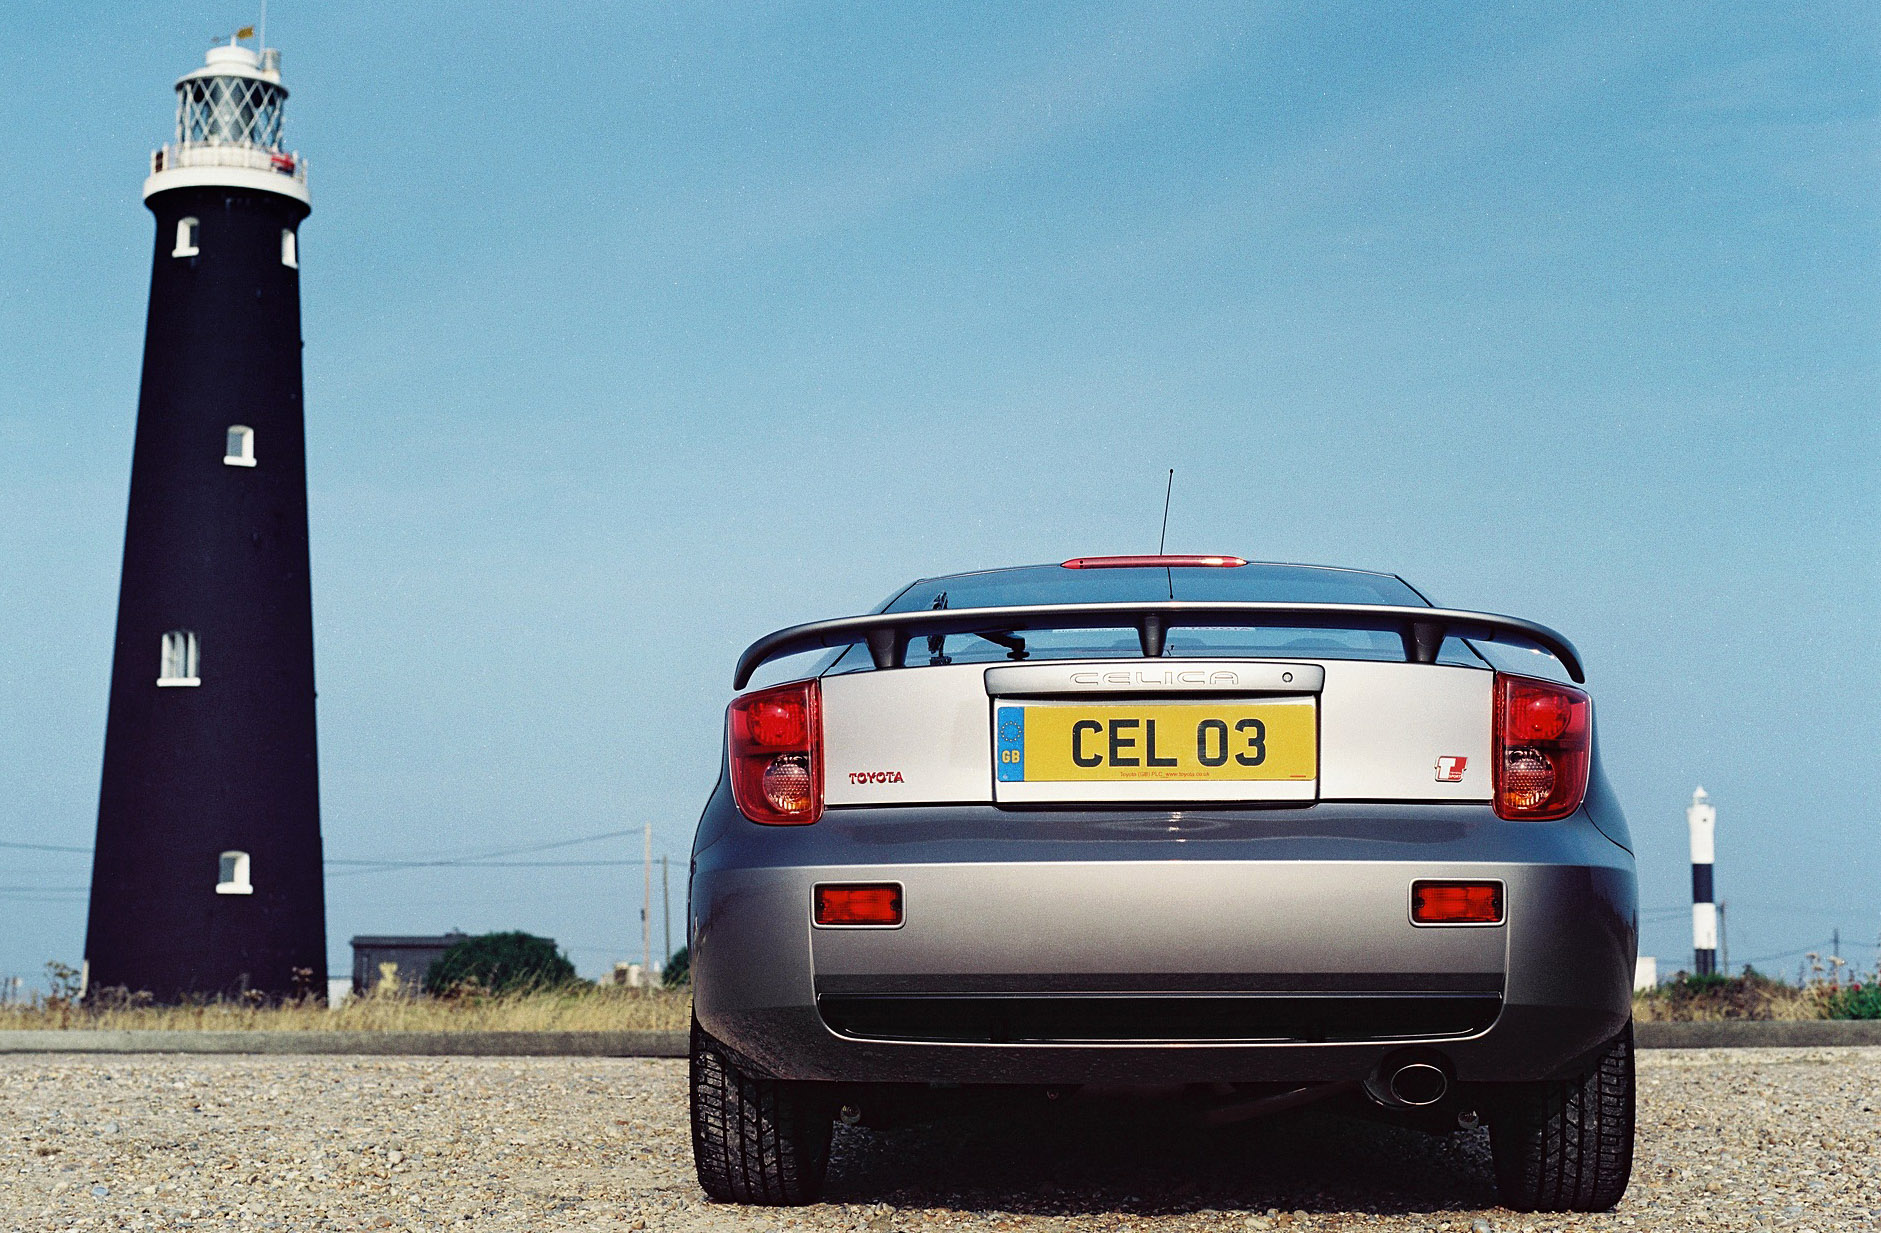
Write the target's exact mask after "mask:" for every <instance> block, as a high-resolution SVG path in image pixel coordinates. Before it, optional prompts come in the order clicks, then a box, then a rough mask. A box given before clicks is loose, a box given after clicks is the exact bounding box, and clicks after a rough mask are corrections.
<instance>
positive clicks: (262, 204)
mask: <svg viewBox="0 0 1881 1233" xmlns="http://www.w3.org/2000/svg"><path fill="white" fill-rule="evenodd" d="M286 99H287V90H286V88H285V87H283V86H282V84H281V74H280V54H279V53H278V52H276V51H274V50H272V49H263V50H261V51H255V50H251V49H250V48H248V47H244V46H240V45H239V44H237V43H234V42H231V44H230V45H229V46H225V47H216V48H213V49H212V50H211V51H210V52H209V54H208V59H207V63H206V64H205V65H204V66H203V67H202V68H199V69H197V70H195V71H194V72H192V73H189V74H186V75H185V76H184V77H182V78H181V79H180V80H178V81H177V83H176V135H175V139H174V140H173V141H172V142H171V143H169V144H167V145H165V146H164V147H163V148H162V149H160V150H157V151H156V152H155V153H154V154H152V155H151V164H150V166H151V174H150V178H149V179H147V180H145V181H144V204H145V205H147V206H149V207H150V211H151V213H153V214H154V215H156V223H157V234H156V250H155V255H154V257H153V260H152V265H151V274H150V315H149V319H148V323H147V325H146V327H145V331H146V332H145V338H144V368H143V385H142V390H141V393H140V396H139V398H138V403H137V437H136V445H135V450H134V453H133V457H132V461H131V495H130V513H129V516H128V518H127V520H126V526H125V533H124V568H123V576H122V580H121V582H120V585H119V592H118V620H117V646H116V652H115V655H114V657H113V661H112V668H111V709H110V717H109V719H108V721H107V723H106V727H105V752H104V783H103V789H102V792H101V794H100V800H99V807H98V842H97V848H96V855H95V857H94V863H93V867H92V885H91V912H90V917H89V920H88V923H87V930H86V938H85V959H86V966H87V969H88V973H89V978H88V979H89V987H90V988H91V989H92V990H93V991H97V990H100V989H106V988H111V987H123V988H125V989H128V990H130V991H132V992H136V991H140V990H141V991H148V992H149V993H151V994H152V995H154V996H155V997H156V998H157V999H158V1000H159V1001H172V1000H176V999H178V998H182V997H188V996H192V995H215V994H233V993H240V992H244V991H248V990H254V991H259V992H262V993H266V994H270V995H281V994H288V993H292V992H295V991H297V990H308V991H320V992H324V991H325V989H326V975H327V972H326V906H325V897H324V888H323V885H322V881H321V851H320V795H319V777H318V772H317V764H316V758H315V748H314V667H313V611H312V598H311V591H310V587H309V580H308V560H307V467H306V455H305V450H304V445H303V433H302V407H301V337H300V243H299V229H300V224H301V221H302V220H303V219H305V218H306V217H307V213H308V209H309V206H308V196H307V169H306V165H305V164H304V163H302V161H301V160H300V157H299V155H298V154H295V153H291V152H289V151H288V150H286V149H285V148H284V147H283V146H282V144H281V117H282V107H283V104H284V103H285V101H286Z"/></svg>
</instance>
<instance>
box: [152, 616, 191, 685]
mask: <svg viewBox="0 0 1881 1233" xmlns="http://www.w3.org/2000/svg"><path fill="white" fill-rule="evenodd" d="M157 684H159V685H200V684H202V678H201V677H199V676H197V675H196V631H195V630H193V629H173V630H171V631H170V632H169V633H167V634H165V635H163V664H162V668H161V670H160V671H159V672H158V675H157Z"/></svg>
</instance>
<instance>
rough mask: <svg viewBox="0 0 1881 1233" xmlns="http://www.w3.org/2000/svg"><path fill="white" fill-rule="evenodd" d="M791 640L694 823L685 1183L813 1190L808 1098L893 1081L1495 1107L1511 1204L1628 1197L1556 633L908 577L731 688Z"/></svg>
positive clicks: (1345, 597)
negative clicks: (783, 663) (814, 654)
mask: <svg viewBox="0 0 1881 1233" xmlns="http://www.w3.org/2000/svg"><path fill="white" fill-rule="evenodd" d="M819 646H827V647H829V648H830V649H829V651H828V652H827V653H826V654H825V655H824V657H823V659H822V660H821V661H820V662H818V663H816V664H815V665H813V666H812V667H811V668H810V670H809V671H807V672H806V673H804V674H803V675H802V676H800V677H798V678H797V679H794V680H789V681H786V682H784V683H782V684H778V685H772V686H769V687H765V688H760V689H752V690H748V691H747V692H744V693H742V694H741V695H739V696H738V697H737V698H736V699H735V700H734V701H733V703H732V705H731V708H730V711H729V716H728V733H727V751H726V770H725V774H724V775H723V776H722V777H721V782H720V784H719V785H718V788H717V790H716V791H715V793H714V794H713V796H712V799H711V800H710V802H709V803H708V805H707V807H706V810H705V813H704V815H703V817H702V818H701V821H700V825H699V831H698V837H697V841H696V844H695V851H694V861H693V874H692V886H691V901H690V902H691V920H690V925H691V933H690V944H691V946H692V965H693V979H694V986H695V1006H696V1017H697V1022H696V1025H695V1029H694V1035H695V1048H694V1136H695V1154H696V1157H697V1161H698V1164H699V1171H700V1178H701V1181H702V1183H703V1184H704V1185H705V1186H706V1188H707V1190H708V1191H710V1192H711V1193H713V1194H714V1195H715V1196H717V1197H720V1198H726V1199H737V1200H742V1201H769V1202H802V1201H807V1200H808V1199H809V1198H810V1197H813V1196H814V1194H815V1193H816V1189H817V1186H818V1185H820V1181H821V1176H822V1170H823V1168H824V1166H825V1164H826V1161H827V1151H828V1143H829V1134H830V1123H831V1119H832V1118H833V1117H835V1116H836V1115H838V1113H839V1112H840V1113H841V1114H842V1115H843V1116H845V1117H851V1118H854V1117H861V1116H866V1115H867V1114H868V1112H869V1109H870V1106H871V1105H885V1104H888V1103H890V1102H891V1101H892V1098H893V1097H894V1096H895V1095H897V1094H903V1095H905V1094H906V1093H908V1092H909V1091H910V1090H926V1089H931V1088H933V1087H935V1086H937V1085H938V1086H952V1085H1005V1086H1011V1087H1013V1088H1023V1087H1028V1086H1030V1087H1051V1088H1054V1089H1063V1088H1068V1087H1073V1086H1077V1085H1082V1084H1119V1083H1132V1084H1136V1083H1141V1084H1149V1083H1155V1084H1170V1083H1176V1084H1197V1085H1203V1084H1206V1085H1222V1084H1230V1085H1237V1087H1238V1091H1239V1093H1240V1095H1241V1096H1242V1097H1243V1098H1244V1100H1246V1101H1253V1102H1259V1101H1262V1100H1274V1099H1277V1098H1281V1097H1286V1098H1288V1099H1290V1100H1291V1101H1292V1102H1293V1103H1298V1102H1299V1099H1300V1094H1301V1093H1305V1094H1306V1096H1308V1097H1309V1098H1310V1097H1311V1096H1312V1095H1316V1094H1323V1095H1327V1096H1331V1095H1335V1094H1339V1093H1348V1092H1352V1093H1356V1092H1362V1093H1363V1094H1364V1098H1365V1099H1367V1100H1369V1101H1371V1102H1373V1103H1374V1104H1375V1105H1377V1106H1378V1107H1380V1108H1381V1109H1386V1110H1392V1111H1395V1112H1397V1113H1399V1114H1401V1115H1402V1116H1404V1117H1406V1118H1407V1119H1416V1120H1417V1121H1419V1123H1420V1124H1424V1125H1427V1126H1434V1125H1439V1124H1441V1125H1447V1126H1456V1125H1458V1124H1463V1125H1470V1124H1474V1122H1475V1120H1476V1119H1477V1118H1479V1117H1483V1118H1487V1119H1488V1120H1489V1121H1490V1123H1491V1130H1492V1136H1493V1138H1494V1142H1495V1146H1496V1159H1497V1168H1498V1180H1499V1182H1500V1184H1501V1186H1502V1190H1503V1196H1504V1201H1505V1202H1509V1203H1511V1204H1512V1205H1516V1206H1524V1207H1543V1208H1581V1209H1586V1208H1601V1207H1606V1206H1610V1205H1611V1204H1612V1203H1613V1202H1615V1201H1617V1200H1618V1198H1619V1195H1620V1193H1621V1192H1622V1191H1623V1189H1624V1186H1625V1180H1626V1173H1627V1170H1628V1168H1630V1151H1631V1134H1632V1129H1631V1053H1630V1012H1631V973H1632V965H1633V951H1634V941H1635V939H1634V930H1635V916H1636V911H1635V891H1634V875H1633V859H1632V855H1631V853H1630V851H1629V850H1628V845H1629V840H1628V838H1627V834H1626V829H1625V822H1624V819H1623V817H1622V814H1621V812H1620V809H1619V807H1618V805H1617V803H1616V802H1615V801H1614V800H1613V797H1612V794H1611V792H1610V790H1609V789H1608V787H1607V785H1606V782H1605V779H1604V777H1603V776H1602V775H1601V772H1600V767H1599V761H1598V751H1597V748H1596V744H1595V741H1594V731H1593V707H1592V703H1591V701H1590V700H1589V698H1588V696H1587V695H1586V694H1585V693H1584V692H1582V691H1581V690H1580V689H1578V688H1576V687H1575V686H1574V685H1573V684H1570V683H1568V681H1567V680H1565V679H1563V678H1564V677H1578V676H1579V674H1580V666H1579V660H1578V657H1577V656H1576V655H1575V653H1574V651H1573V648H1572V647H1571V646H1570V645H1569V644H1568V643H1567V642H1566V640H1565V639H1562V638H1561V637H1560V636H1559V635H1558V634H1555V633H1554V632H1553V631H1552V630H1548V629H1546V628H1545V627H1541V626H1535V625H1532V624H1531V623H1528V622H1524V621H1517V620H1514V619H1512V618H1502V617H1494V616H1490V615H1488V614H1471V613H1453V612H1449V611H1448V610H1442V609H1435V608H1432V607H1431V606H1430V605H1429V604H1428V603H1427V602H1426V601H1425V600H1424V598H1423V597H1422V596H1421V595H1419V594H1418V593H1417V592H1416V591H1414V590H1413V589H1411V588H1410V587H1409V586H1408V585H1406V584H1405V583H1403V582H1402V581H1400V580H1399V579H1397V578H1394V577H1391V576H1389V575H1382V574H1373V573H1365V572H1361V571H1351V570H1335V569H1325V568H1318V567H1303V566H1277V565H1256V564H1247V563H1245V562H1241V561H1239V560H1238V559H1237V558H1153V559H1147V560H1137V559H1125V560H1118V559H1094V560H1082V561H1073V562H1067V563H1065V564H1064V565H1052V566H1032V567H1022V568H1017V569H1008V570H992V571H986V572H984V573H978V574H967V575H957V576H953V577H948V578H939V579H930V580H924V581H922V582H919V583H916V584H914V585H912V586H910V587H909V588H907V589H906V590H904V591H903V592H902V593H901V594H899V595H898V596H896V597H895V598H894V599H893V600H891V601H890V602H889V603H888V604H886V605H884V607H883V609H882V610H881V611H880V612H879V613H878V614H874V616H872V617H870V618H857V619H853V620H850V621H838V622H829V623H825V624H824V625H821V626H806V627H800V628H799V629H796V630H791V631H780V633H779V634H777V635H772V636H771V637H770V638H769V639H766V640H764V641H761V642H760V643H759V644H757V645H756V646H754V648H753V650H752V651H751V652H747V656H746V658H745V660H744V661H743V662H741V665H740V670H739V676H740V678H741V679H740V680H739V681H738V684H739V685H740V686H741V687H742V686H744V685H745V684H746V680H745V679H744V678H748V676H749V674H750V673H751V671H753V670H754V669H757V668H759V667H760V666H762V664H763V663H764V661H765V660H766V659H768V658H769V657H770V656H772V655H773V654H777V655H787V654H790V653H793V652H801V651H803V650H805V649H808V648H814V647H819ZM1570 1127H1571V1128H1572V1131H1573V1135H1572V1142H1569V1141H1568V1140H1567V1139H1564V1138H1563V1136H1565V1135H1567V1134H1568V1131H1569V1129H1570Z"/></svg>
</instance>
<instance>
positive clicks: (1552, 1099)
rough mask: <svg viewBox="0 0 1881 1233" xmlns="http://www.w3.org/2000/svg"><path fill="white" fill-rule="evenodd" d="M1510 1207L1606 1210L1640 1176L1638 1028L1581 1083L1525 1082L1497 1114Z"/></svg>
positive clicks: (1501, 1186) (1504, 1193)
mask: <svg viewBox="0 0 1881 1233" xmlns="http://www.w3.org/2000/svg"><path fill="white" fill-rule="evenodd" d="M1489 1143H1490V1150H1491V1152H1492V1154H1493V1156H1494V1158H1495V1168H1496V1192H1497V1197H1498V1198H1500V1199H1501V1201H1502V1204H1503V1206H1505V1207H1510V1208H1514V1209H1515V1210H1516V1211H1522V1212H1536V1211H1540V1212H1604V1211H1606V1210H1607V1209H1608V1208H1610V1207H1612V1206H1613V1205H1614V1204H1616V1203H1618V1202H1619V1201H1620V1196H1621V1195H1623V1194H1625V1193H1626V1183H1627V1179H1628V1178H1629V1177H1630V1176H1631V1175H1632V1172H1633V1025H1632V1024H1631V1023H1628V1024H1627V1025H1626V1030H1625V1031H1623V1032H1621V1033H1620V1034H1619V1035H1618V1036H1616V1037H1614V1038H1613V1040H1612V1041H1611V1042H1609V1043H1608V1045H1607V1047H1606V1048H1605V1049H1604V1050H1602V1051H1601V1053H1600V1056H1599V1057H1598V1058H1597V1059H1596V1060H1595V1062H1594V1065H1593V1067H1592V1068H1591V1069H1590V1070H1589V1071H1588V1072H1587V1073H1586V1074H1584V1075H1582V1076H1581V1077H1580V1078H1578V1079H1563V1080H1557V1081H1554V1082H1549V1083H1524V1084H1520V1085H1516V1086H1513V1087H1511V1088H1510V1089H1509V1090H1507V1091H1505V1092H1504V1093H1502V1099H1501V1100H1500V1101H1499V1102H1498V1107H1497V1108H1495V1109H1494V1111H1492V1112H1491V1114H1490V1123H1489Z"/></svg>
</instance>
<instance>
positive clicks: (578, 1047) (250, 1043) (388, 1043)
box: [0, 1029, 687, 1057]
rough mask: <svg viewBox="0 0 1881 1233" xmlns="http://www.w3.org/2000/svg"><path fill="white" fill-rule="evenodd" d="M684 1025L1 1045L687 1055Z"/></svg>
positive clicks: (39, 1038) (108, 1038)
mask: <svg viewBox="0 0 1881 1233" xmlns="http://www.w3.org/2000/svg"><path fill="white" fill-rule="evenodd" d="M686 1050H687V1041H686V1033H684V1032H138V1031H131V1032H99V1031H87V1030H84V1029H73V1030H70V1031H49V1032H35V1031H0V1053H352V1054H377V1055H382V1056H383V1055H396V1056H406V1057H440V1056H443V1057H449V1056H461V1057H685V1056H686Z"/></svg>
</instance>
